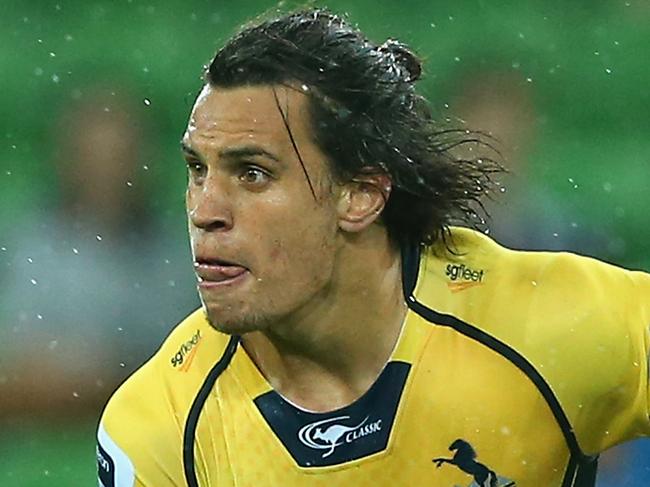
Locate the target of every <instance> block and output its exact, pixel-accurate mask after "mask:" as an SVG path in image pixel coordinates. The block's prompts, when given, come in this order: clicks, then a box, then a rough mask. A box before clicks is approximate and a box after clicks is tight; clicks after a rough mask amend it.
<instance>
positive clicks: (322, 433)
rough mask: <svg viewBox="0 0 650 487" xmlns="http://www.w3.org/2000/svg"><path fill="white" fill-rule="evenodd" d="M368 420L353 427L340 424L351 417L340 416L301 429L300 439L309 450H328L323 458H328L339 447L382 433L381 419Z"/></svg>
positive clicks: (299, 432)
mask: <svg viewBox="0 0 650 487" xmlns="http://www.w3.org/2000/svg"><path fill="white" fill-rule="evenodd" d="M368 418H369V416H366V418H365V419H364V420H363V421H361V422H360V423H358V424H356V425H353V426H348V425H345V424H340V422H342V421H346V420H349V419H350V416H339V417H336V418H329V419H323V420H321V421H316V422H315V423H309V424H306V425H305V426H303V427H302V428H300V431H298V439H299V440H300V442H301V443H302V444H303V445H305V446H308V447H309V448H313V449H315V450H327V451H326V452H325V453H323V455H322V458H326V457H328V456H330V455H331V454H332V453H334V450H335V449H336V447H337V446H341V445H343V444H349V443H352V442H354V441H356V440H358V439H359V438H363V437H364V436H368V435H372V434H373V433H377V432H378V431H381V419H378V420H377V421H374V422H372V423H368Z"/></svg>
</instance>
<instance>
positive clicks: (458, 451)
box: [431, 438, 515, 487]
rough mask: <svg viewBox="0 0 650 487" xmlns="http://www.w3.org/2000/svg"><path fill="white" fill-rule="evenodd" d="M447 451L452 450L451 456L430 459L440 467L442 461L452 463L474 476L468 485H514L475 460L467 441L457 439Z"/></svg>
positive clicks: (501, 486) (493, 486)
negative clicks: (452, 454)
mask: <svg viewBox="0 0 650 487" xmlns="http://www.w3.org/2000/svg"><path fill="white" fill-rule="evenodd" d="M449 451H453V452H454V456H453V457H452V458H434V459H433V460H431V461H432V462H433V463H435V464H436V468H440V467H441V466H442V465H443V464H444V463H448V464H449V465H454V466H455V467H458V468H459V469H460V470H462V471H463V472H465V473H466V474H469V475H472V476H473V477H474V482H472V483H471V484H470V485H469V486H468V487H475V486H476V487H515V483H514V482H513V481H512V480H510V479H505V478H501V477H499V476H498V475H497V474H496V473H495V472H494V471H493V470H491V469H490V468H488V467H487V466H485V465H483V464H482V463H479V462H477V461H476V451H474V448H472V445H470V444H469V443H468V442H466V441H465V440H462V439H460V438H459V439H457V440H456V441H454V442H453V443H452V444H451V445H449Z"/></svg>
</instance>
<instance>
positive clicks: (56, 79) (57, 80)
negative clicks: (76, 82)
mask: <svg viewBox="0 0 650 487" xmlns="http://www.w3.org/2000/svg"><path fill="white" fill-rule="evenodd" d="M52 81H53V82H54V83H58V82H59V81H60V78H59V76H58V75H57V74H53V75H52Z"/></svg>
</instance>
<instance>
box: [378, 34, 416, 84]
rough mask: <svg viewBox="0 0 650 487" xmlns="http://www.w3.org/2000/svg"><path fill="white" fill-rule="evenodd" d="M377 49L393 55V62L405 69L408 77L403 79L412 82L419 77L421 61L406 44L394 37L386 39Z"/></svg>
mask: <svg viewBox="0 0 650 487" xmlns="http://www.w3.org/2000/svg"><path fill="white" fill-rule="evenodd" d="M379 50H380V51H382V52H386V53H390V54H392V55H393V56H394V57H395V62H396V63H398V64H399V65H400V67H402V68H404V69H405V70H406V71H407V73H408V77H407V79H406V80H405V81H406V82H407V83H413V82H414V81H417V80H419V79H420V76H421V75H422V62H421V61H420V60H419V59H418V57H417V56H416V55H415V53H414V52H413V51H411V50H410V49H409V48H408V46H407V45H406V44H402V43H401V42H400V41H397V40H395V39H387V40H386V42H384V43H383V44H382V45H381V46H379Z"/></svg>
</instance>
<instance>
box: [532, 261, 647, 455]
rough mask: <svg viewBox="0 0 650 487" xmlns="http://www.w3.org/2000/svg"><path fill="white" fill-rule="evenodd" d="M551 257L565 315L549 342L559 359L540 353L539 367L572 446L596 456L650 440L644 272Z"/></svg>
mask: <svg viewBox="0 0 650 487" xmlns="http://www.w3.org/2000/svg"><path fill="white" fill-rule="evenodd" d="M553 260H554V261H555V262H553V263H552V264H551V265H550V267H551V269H550V270H549V273H553V270H552V269H553V268H555V267H557V266H560V267H561V268H562V272H561V273H556V276H555V279H556V281H555V284H557V286H558V288H559V289H560V291H561V292H557V291H556V292H555V296H554V301H555V302H562V303H563V305H564V307H565V309H566V310H567V311H566V316H565V319H564V324H563V325H562V326H563V327H564V329H563V330H561V332H560V335H556V337H555V343H553V344H549V347H553V348H552V350H553V351H558V350H559V352H558V355H553V354H552V353H551V350H546V351H545V352H544V353H546V354H547V355H546V358H547V359H546V361H545V362H544V363H545V364H547V368H548V369H554V371H553V375H554V380H553V381H552V386H553V388H554V389H555V391H556V393H557V394H558V396H559V398H560V401H561V403H562V405H563V407H564V408H565V410H566V411H567V413H568V414H569V419H570V421H571V424H572V425H573V427H574V429H575V433H576V436H577V439H578V442H579V443H580V445H581V447H582V449H583V451H585V453H588V454H597V453H600V452H602V451H604V450H606V449H607V448H609V447H611V446H614V445H616V444H618V443H622V442H625V441H628V440H631V439H634V438H638V437H642V436H648V435H650V419H649V415H648V413H649V409H648V406H649V398H650V388H649V385H648V351H649V345H650V335H649V332H650V330H649V326H650V275H648V274H646V273H643V272H633V271H627V270H624V269H621V268H619V267H616V266H612V265H609V264H605V263H602V262H599V261H596V260H593V259H589V258H584V257H577V256H572V255H569V254H564V255H559V256H558V257H556V258H555V259H553ZM559 279H562V280H563V281H564V282H565V283H566V282H568V283H569V286H567V285H566V284H560V283H559V282H558V280H559ZM541 280H542V281H543V280H544V277H543V276H542V278H541ZM553 280H554V279H553V278H551V279H549V281H550V282H549V284H552V281H553ZM563 286H564V287H563ZM537 309H538V310H540V312H544V308H541V307H538V308H537ZM546 310H548V307H546ZM558 336H559V337H560V339H558ZM556 357H557V358H560V357H561V360H556V361H555V364H554V366H553V365H551V364H553V359H554V358H556ZM562 369H563V370H562ZM549 372H550V370H549Z"/></svg>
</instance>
